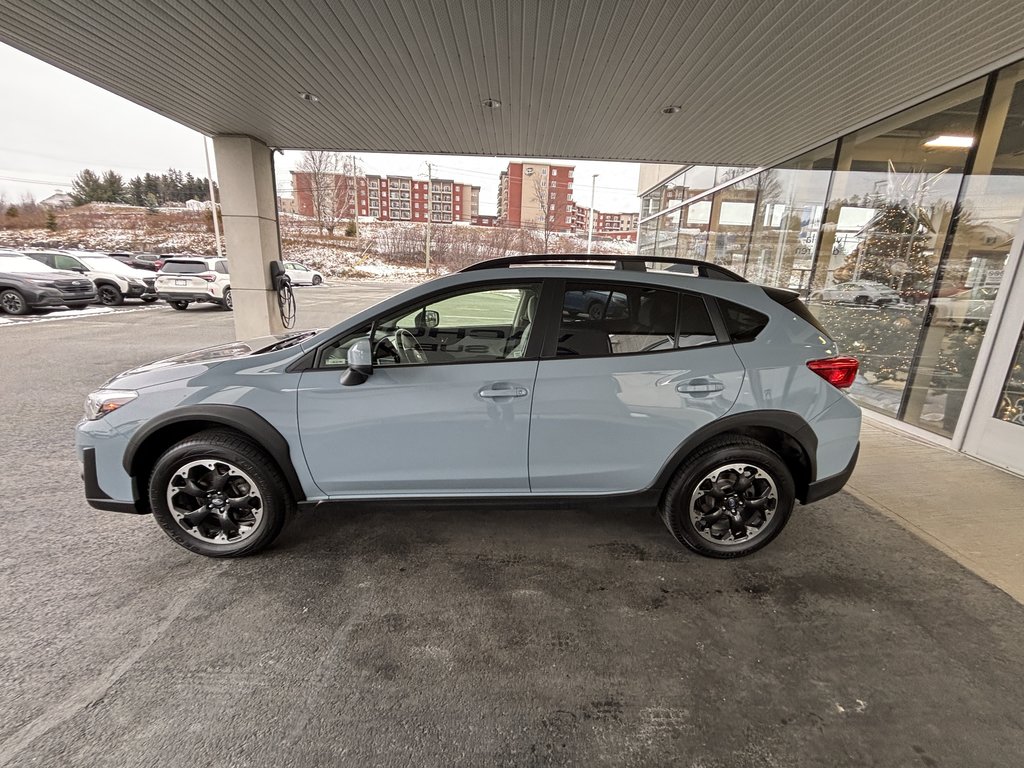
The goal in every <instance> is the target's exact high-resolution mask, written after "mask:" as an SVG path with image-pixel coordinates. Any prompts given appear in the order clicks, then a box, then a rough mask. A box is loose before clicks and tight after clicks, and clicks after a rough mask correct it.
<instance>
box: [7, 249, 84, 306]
mask: <svg viewBox="0 0 1024 768" xmlns="http://www.w3.org/2000/svg"><path fill="white" fill-rule="evenodd" d="M94 301H96V286H95V285H94V284H93V282H92V280H90V279H89V278H87V277H83V276H82V275H78V274H75V273H74V272H64V271H61V270H59V269H51V268H50V267H48V266H46V265H45V264H40V263H39V262H38V261H36V260H35V259H31V258H29V257H28V256H26V255H25V254H23V253H20V252H18V251H0V309H3V311H4V312H6V313H8V314H10V315H25V314H28V312H29V311H30V310H33V309H36V308H40V307H61V306H66V307H71V308H72V309H81V308H82V307H85V306H88V305H89V304H91V303H92V302H94Z"/></svg>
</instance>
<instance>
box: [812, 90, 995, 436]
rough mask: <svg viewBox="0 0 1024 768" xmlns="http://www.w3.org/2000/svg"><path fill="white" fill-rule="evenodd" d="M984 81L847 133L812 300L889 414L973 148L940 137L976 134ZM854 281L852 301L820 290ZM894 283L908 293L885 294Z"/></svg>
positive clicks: (863, 385) (871, 399) (896, 408)
mask: <svg viewBox="0 0 1024 768" xmlns="http://www.w3.org/2000/svg"><path fill="white" fill-rule="evenodd" d="M984 87H985V81H984V80H978V81H975V82H973V83H971V84H969V85H966V86H963V87H962V88H958V89H956V90H954V91H951V92H950V93H946V94H943V95H942V96H939V97H936V98H934V99H931V100H930V101H927V102H925V103H924V104H920V105H918V106H916V107H913V108H911V109H908V110H905V111H904V112H901V113H899V114H898V115H895V116H894V117H891V118H889V119H887V120H883V121H881V122H879V123H875V124H874V125H871V126H868V127H867V128H864V129H863V130H861V131H858V132H857V133H854V134H851V135H850V136H847V137H844V138H843V140H842V146H841V149H840V153H839V159H838V163H837V169H836V171H835V173H834V174H833V177H832V189H831V194H830V199H829V201H828V203H827V209H826V211H827V212H826V215H825V226H824V227H823V232H822V237H821V243H820V247H819V250H818V260H817V263H816V264H815V265H814V272H813V278H812V281H813V283H812V288H813V290H814V291H815V292H812V294H811V300H812V309H813V311H814V313H815V314H816V315H817V316H818V317H819V318H820V319H821V321H822V323H823V324H824V325H825V327H826V328H828V329H829V331H830V333H831V334H832V336H833V338H835V340H836V342H837V343H838V344H839V348H840V349H842V350H843V351H844V352H848V353H850V354H852V355H854V356H855V357H857V358H858V359H859V360H860V375H859V376H858V381H857V383H856V384H855V385H854V386H853V388H851V390H850V391H851V394H852V395H853V396H855V397H856V398H857V400H858V401H859V402H860V403H861V404H862V405H865V406H867V407H869V408H872V409H875V410H879V411H882V412H883V413H886V414H888V415H890V416H898V415H899V412H900V406H901V402H902V400H903V394H904V388H905V387H906V384H907V379H908V377H909V376H910V373H911V365H912V362H913V360H914V356H915V350H916V347H917V342H918V337H919V335H920V331H921V326H922V323H923V320H924V316H925V308H926V306H927V303H926V302H925V301H918V303H916V304H915V303H914V301H915V300H916V299H917V297H919V296H920V291H921V290H922V286H930V285H931V284H932V282H933V281H934V278H935V271H936V267H937V265H938V261H939V256H940V254H941V253H942V250H943V247H944V245H945V240H946V236H947V233H948V229H949V224H950V218H951V216H952V213H953V210H954V206H955V203H956V200H957V195H958V192H959V190H960V183H961V180H962V178H963V173H964V170H965V167H966V164H967V160H968V152H969V149H968V148H964V147H950V146H936V145H935V140H936V139H937V137H939V136H973V135H974V133H975V131H976V129H977V122H978V114H979V111H980V108H981V101H982V94H983V92H984ZM847 282H859V283H862V284H867V285H866V286H863V287H864V290H863V291H862V292H857V293H856V294H855V295H854V296H853V297H852V300H851V301H846V300H842V299H840V300H838V301H836V300H834V299H833V300H822V297H823V295H822V293H821V292H823V291H831V290H832V289H833V288H834V287H836V286H841V285H842V284H844V283H847ZM892 290H895V291H896V292H897V293H898V294H899V296H900V297H901V299H902V300H901V301H899V302H892V301H890V300H889V298H887V296H889V295H890V294H887V291H892ZM925 290H926V291H927V289H925ZM826 295H828V294H826ZM883 302H884V304H883Z"/></svg>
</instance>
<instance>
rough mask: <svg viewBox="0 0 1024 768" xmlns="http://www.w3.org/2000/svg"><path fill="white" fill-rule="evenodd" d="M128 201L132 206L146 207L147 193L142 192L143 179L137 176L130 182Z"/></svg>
mask: <svg viewBox="0 0 1024 768" xmlns="http://www.w3.org/2000/svg"><path fill="white" fill-rule="evenodd" d="M128 200H129V202H130V203H131V204H132V205H138V206H140V207H141V206H143V205H145V203H146V201H145V193H144V192H143V190H142V177H141V176H136V177H135V178H134V179H132V180H131V181H129V182H128Z"/></svg>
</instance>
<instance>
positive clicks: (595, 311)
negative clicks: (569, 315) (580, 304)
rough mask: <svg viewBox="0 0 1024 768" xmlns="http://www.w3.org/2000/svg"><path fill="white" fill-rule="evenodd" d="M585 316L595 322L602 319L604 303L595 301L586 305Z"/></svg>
mask: <svg viewBox="0 0 1024 768" xmlns="http://www.w3.org/2000/svg"><path fill="white" fill-rule="evenodd" d="M587 317H589V318H590V319H591V320H593V321H595V322H597V321H598V320H603V319H604V305H603V304H601V303H600V302H598V301H595V302H593V303H591V304H590V306H588V307H587Z"/></svg>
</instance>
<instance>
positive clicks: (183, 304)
mask: <svg viewBox="0 0 1024 768" xmlns="http://www.w3.org/2000/svg"><path fill="white" fill-rule="evenodd" d="M167 303H168V304H170V305H171V306H172V307H174V308H175V309H180V310H185V309H188V302H187V301H181V300H179V299H174V300H172V299H168V300H167Z"/></svg>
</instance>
